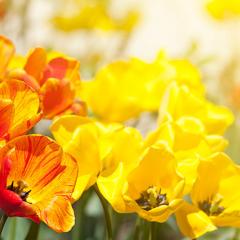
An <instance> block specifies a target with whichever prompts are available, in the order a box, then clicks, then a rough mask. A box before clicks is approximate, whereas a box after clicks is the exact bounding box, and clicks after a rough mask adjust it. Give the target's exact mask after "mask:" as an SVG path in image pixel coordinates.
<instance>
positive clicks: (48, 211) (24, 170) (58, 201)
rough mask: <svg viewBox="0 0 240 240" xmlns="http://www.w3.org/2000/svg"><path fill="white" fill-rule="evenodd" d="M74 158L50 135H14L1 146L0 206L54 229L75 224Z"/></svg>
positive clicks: (7, 213)
mask: <svg viewBox="0 0 240 240" xmlns="http://www.w3.org/2000/svg"><path fill="white" fill-rule="evenodd" d="M77 172H78V168H77V164H76V162H75V160H74V159H73V158H72V157H70V155H67V154H65V153H63V151H62V148H61V147H60V146H59V145H58V144H57V143H56V142H54V141H53V140H51V139H50V138H47V137H45V136H41V135H29V136H21V137H18V138H15V139H14V140H13V141H11V142H9V143H7V144H6V145H5V146H4V147H3V148H2V149H0V208H1V209H2V210H3V211H4V212H5V214H6V215H8V216H11V217H13V216H18V217H25V218H29V219H31V220H33V221H34V222H36V223H39V222H40V221H43V222H45V223H46V224H47V225H48V226H49V227H51V228H52V229H53V230H55V231H57V232H66V231H69V230H70V229H71V228H72V226H73V225H74V219H75V218H74V212H73V209H72V206H71V195H72V192H73V190H74V186H75V182H76V178H77Z"/></svg>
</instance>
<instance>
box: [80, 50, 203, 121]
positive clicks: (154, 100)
mask: <svg viewBox="0 0 240 240" xmlns="http://www.w3.org/2000/svg"><path fill="white" fill-rule="evenodd" d="M174 81H176V82H177V83H178V84H179V85H187V86H189V87H190V88H191V89H193V91H194V92H197V93H199V94H202V93H203V92H204V90H203V86H202V84H201V82H200V74H199V72H198V70H197V69H196V68H195V67H194V66H193V65H191V64H190V63H189V62H187V61H185V60H168V59H167V58H166V56H165V55H164V54H163V53H160V54H159V55H158V56H157V58H156V59H155V60H154V61H153V62H152V63H147V62H144V61H142V60H140V59H137V58H132V59H130V60H128V61H116V62H113V63H111V64H109V65H107V66H105V67H104V68H102V69H101V70H100V71H99V72H98V73H97V74H96V76H95V79H93V80H92V81H90V82H84V83H83V85H82V89H81V90H80V93H79V95H80V97H81V98H82V99H84V100H85V101H86V102H87V104H88V105H89V107H90V108H91V110H92V111H93V113H94V114H95V115H96V116H97V117H99V118H100V119H101V120H103V121H107V122H123V121H126V120H128V119H130V118H134V117H137V116H138V115H139V114H140V113H142V112H144V111H150V112H154V111H157V109H158V107H159V105H160V102H161V99H162V96H163V95H164V92H165V91H166V88H167V86H168V85H169V84H170V83H171V82H174Z"/></svg>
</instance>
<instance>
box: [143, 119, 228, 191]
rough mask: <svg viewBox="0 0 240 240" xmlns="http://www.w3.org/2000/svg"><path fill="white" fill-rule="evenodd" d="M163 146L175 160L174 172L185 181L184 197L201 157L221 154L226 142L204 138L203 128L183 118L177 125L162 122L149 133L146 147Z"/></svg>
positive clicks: (211, 136) (189, 188)
mask: <svg viewBox="0 0 240 240" xmlns="http://www.w3.org/2000/svg"><path fill="white" fill-rule="evenodd" d="M159 142H160V143H161V142H164V143H165V144H167V145H168V146H169V147H170V148H171V150H172V152H173V154H174V157H175V158H176V162H177V170H178V171H179V172H180V173H181V175H182V176H183V177H184V178H185V189H184V192H185V193H189V192H190V190H191V188H192V185H193V183H194V181H195V180H196V177H197V167H198V164H199V160H200V158H201V157H208V156H210V155H211V154H213V153H215V152H219V151H223V150H224V149H225V147H226V146H227V141H226V140H225V139H224V138H223V137H222V136H218V135H208V136H207V135H206V133H205V131H204V125H203V124H202V123H201V121H200V120H198V119H196V118H193V117H183V118H181V119H180V120H178V121H176V122H169V121H168V122H164V123H162V124H160V126H159V127H158V128H157V129H156V130H154V131H153V132H151V133H149V134H148V136H147V137H146V140H145V147H150V146H151V145H153V144H156V143H159Z"/></svg>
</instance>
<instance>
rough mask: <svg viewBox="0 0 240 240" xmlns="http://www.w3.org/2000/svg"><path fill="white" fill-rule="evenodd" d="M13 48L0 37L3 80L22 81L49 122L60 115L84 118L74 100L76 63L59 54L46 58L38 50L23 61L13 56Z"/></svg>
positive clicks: (82, 109) (81, 105)
mask: <svg viewBox="0 0 240 240" xmlns="http://www.w3.org/2000/svg"><path fill="white" fill-rule="evenodd" d="M14 52H15V49H14V45H13V44H12V43H11V41H10V40H8V39H6V38H5V37H3V36H0V58H1V59H4V62H3V64H2V63H1V67H0V78H1V79H3V80H8V79H18V80H22V81H24V82H25V83H26V84H27V85H28V86H30V87H31V88H32V89H34V90H35V91H37V92H39V94H40V98H41V108H42V110H43V114H44V117H45V118H47V119H52V118H53V117H54V116H56V115H59V114H62V113H64V112H68V113H76V114H78V115H86V106H85V104H84V103H83V102H81V101H80V100H78V99H76V97H75V89H76V86H77V85H79V84H80V76H79V62H78V61H77V60H75V59H73V58H69V57H66V56H63V55H62V54H47V52H46V51H45V50H44V49H42V48H35V49H33V50H32V51H31V52H30V53H29V55H28V56H27V57H26V58H24V57H20V58H18V57H17V56H13V55H14Z"/></svg>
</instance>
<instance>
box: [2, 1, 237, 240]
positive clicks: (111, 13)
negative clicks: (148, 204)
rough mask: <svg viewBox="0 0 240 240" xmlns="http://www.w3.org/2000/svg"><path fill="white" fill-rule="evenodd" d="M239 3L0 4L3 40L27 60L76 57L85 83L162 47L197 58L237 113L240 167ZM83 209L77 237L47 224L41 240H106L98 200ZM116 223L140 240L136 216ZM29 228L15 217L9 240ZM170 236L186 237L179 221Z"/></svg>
mask: <svg viewBox="0 0 240 240" xmlns="http://www.w3.org/2000/svg"><path fill="white" fill-rule="evenodd" d="M207 2H210V3H207ZM229 2H230V1H229ZM231 2H234V3H233V4H232V5H231V6H228V1H227V0H218V1H204V0H194V1H193V0H167V1H166V0H121V1H120V0H68V1H66V0H51V1H47V0H0V34H1V35H5V36H7V37H9V38H10V39H11V40H12V41H13V42H14V44H15V46H16V49H17V52H18V53H19V54H26V53H27V52H28V50H29V49H30V48H32V47H36V46H41V47H45V48H46V49H49V50H52V49H54V50H57V51H60V52H64V53H65V54H67V55H70V56H73V57H76V58H77V59H79V60H80V63H81V77H82V78H84V79H88V78H91V77H92V76H94V74H95V72H96V71H97V69H99V68H100V67H101V66H103V65H104V64H106V63H109V62H111V61H113V60H115V59H122V58H127V57H129V56H137V57H140V58H142V59H144V60H147V61H148V60H152V59H154V58H155V56H156V54H157V53H158V52H159V50H161V49H163V50H164V51H165V52H166V53H167V54H168V55H169V56H170V57H174V58H187V59H190V60H191V61H192V62H193V63H194V64H195V65H196V66H198V68H200V70H201V72H202V78H203V81H204V83H205V85H206V86H207V92H208V96H209V98H210V99H211V100H213V101H214V102H216V103H220V104H223V105H226V106H228V107H230V108H231V109H232V111H233V112H234V113H235V115H236V122H235V124H234V125H233V126H232V127H231V128H230V130H229V131H228V133H227V138H228V139H229V141H230V144H229V148H228V149H227V152H228V153H229V154H230V156H231V157H232V158H233V159H234V160H235V161H237V162H240V148H239V145H238V144H239V142H240V136H239V133H240V129H239V128H240V127H239V124H240V120H239V110H240V44H239V42H240V1H238V0H235V1H231ZM214 4H215V5H214ZM86 199H87V200H88V201H86ZM89 199H90V201H89ZM75 208H76V211H78V212H80V211H81V214H80V215H81V218H79V219H77V225H76V227H75V228H74V230H73V231H72V232H71V233H68V234H64V235H61V236H60V235H57V234H55V233H53V232H52V231H51V230H48V229H47V228H45V226H42V228H43V229H44V231H41V232H40V236H39V239H41V240H43V239H103V235H104V229H103V227H102V225H103V221H104V220H103V219H102V212H101V211H102V210H101V206H99V202H98V199H96V198H95V196H94V195H93V194H92V193H91V192H88V193H86V194H85V195H84V196H83V198H82V201H81V206H75ZM78 215H79V214H78ZM115 215H116V216H115ZM113 217H116V221H115V222H116V223H118V224H120V227H119V229H115V231H116V234H115V235H116V239H119V240H124V239H133V238H132V237H131V229H132V228H134V226H133V225H132V224H133V219H134V216H132V215H131V216H126V215H124V216H119V215H118V214H114V216H113ZM15 226H17V232H16V231H13V229H15V228H14V227H15ZM27 228H28V226H27V222H26V221H25V220H20V219H11V220H10V221H9V222H8V225H7V227H6V229H5V230H4V231H5V235H7V234H9V233H11V234H10V235H9V236H10V238H6V239H10V240H15V239H18V240H19V239H20V240H21V239H24V236H25V234H26V232H27ZM172 228H174V229H172ZM164 231H165V232H168V233H169V232H173V233H171V234H170V235H169V234H166V236H165V237H166V238H164V239H180V235H179V232H177V230H176V227H174V219H170V221H169V223H168V225H166V226H165V230H164ZM233 234H234V232H233V230H232V229H222V230H220V231H217V232H214V233H212V234H208V235H206V236H204V237H202V238H201V239H213V238H214V239H230V237H231V236H233ZM236 239H237V238H236Z"/></svg>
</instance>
